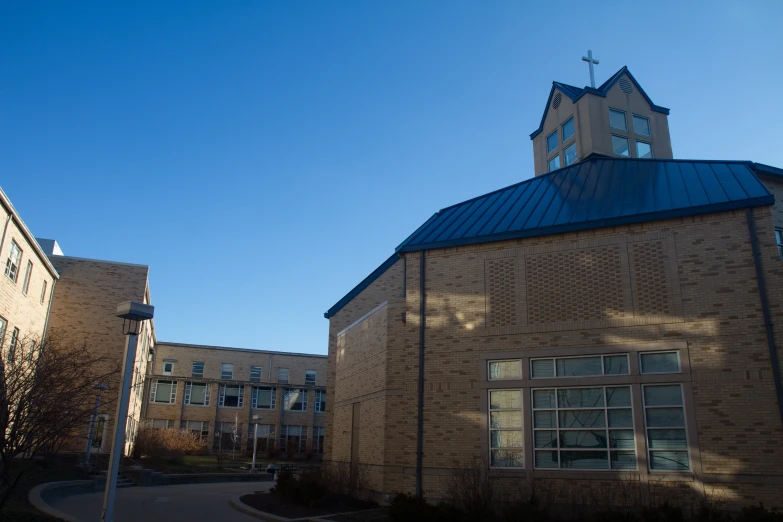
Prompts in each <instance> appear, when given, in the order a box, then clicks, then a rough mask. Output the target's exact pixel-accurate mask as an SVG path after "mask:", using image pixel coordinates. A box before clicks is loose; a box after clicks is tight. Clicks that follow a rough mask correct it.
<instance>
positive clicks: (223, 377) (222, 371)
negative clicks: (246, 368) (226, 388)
mask: <svg viewBox="0 0 783 522" xmlns="http://www.w3.org/2000/svg"><path fill="white" fill-rule="evenodd" d="M226 368H230V370H228V371H226ZM229 372H230V374H229ZM227 374H228V377H226V375H227ZM220 380H221V381H233V380H234V364H233V363H220Z"/></svg>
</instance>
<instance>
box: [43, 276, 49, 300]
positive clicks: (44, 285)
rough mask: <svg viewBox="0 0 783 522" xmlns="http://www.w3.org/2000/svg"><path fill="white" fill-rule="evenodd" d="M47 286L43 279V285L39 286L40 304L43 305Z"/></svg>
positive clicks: (47, 283)
mask: <svg viewBox="0 0 783 522" xmlns="http://www.w3.org/2000/svg"><path fill="white" fill-rule="evenodd" d="M47 286H49V282H48V281H47V280H46V279H44V282H43V285H42V286H41V304H44V301H45V300H46V287H47Z"/></svg>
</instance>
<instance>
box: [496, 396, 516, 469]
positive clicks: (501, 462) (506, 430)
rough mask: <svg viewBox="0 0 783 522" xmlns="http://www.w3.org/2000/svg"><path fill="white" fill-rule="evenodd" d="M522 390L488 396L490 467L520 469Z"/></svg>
mask: <svg viewBox="0 0 783 522" xmlns="http://www.w3.org/2000/svg"><path fill="white" fill-rule="evenodd" d="M523 440H524V437H523V432H522V390H491V391H490V392H489V463H490V466H491V467H493V468H521V467H522V466H523V465H524V460H523V454H524V451H523V444H524V443H523Z"/></svg>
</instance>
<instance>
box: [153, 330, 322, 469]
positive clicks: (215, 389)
mask: <svg viewBox="0 0 783 522" xmlns="http://www.w3.org/2000/svg"><path fill="white" fill-rule="evenodd" d="M164 362H172V363H173V365H174V366H173V368H172V373H173V375H172V376H165V375H163V373H162V372H163V365H164ZM194 362H203V363H204V377H203V378H195V377H192V364H193V363H194ZM326 362H327V361H326V357H325V356H322V355H309V354H292V353H283V352H271V351H262V350H250V349H237V348H225V347H214V346H200V345H188V344H179V343H157V344H156V346H155V357H154V362H153V364H152V365H150V367H149V368H148V377H147V391H146V394H145V401H146V404H145V411H144V419H145V420H146V421H151V420H153V419H168V420H170V421H171V423H170V426H171V427H173V428H177V429H178V428H180V425H181V422H183V421H203V422H208V423H209V430H210V438H209V440H208V445H209V447H210V448H212V445H213V442H214V434H215V430H216V427H217V423H222V422H227V423H234V422H237V423H238V424H241V425H242V440H241V442H240V444H241V447H242V448H243V449H244V448H246V447H247V444H248V427H249V426H250V425H251V424H252V423H254V422H256V421H253V419H252V416H253V415H260V416H261V417H262V418H261V419H260V420H258V421H257V422H258V423H259V424H268V425H271V426H274V429H275V437H276V439H277V441H278V444H277V445H278V446H279V435H280V433H281V432H280V428H281V426H304V427H306V429H307V452H306V453H305V454H303V455H294V457H303V456H306V455H307V454H308V453H312V452H314V446H313V442H314V441H313V437H314V433H313V428H316V427H322V426H324V420H325V416H326V415H325V413H321V412H316V411H315V407H316V399H315V392H316V390H324V388H325V386H324V385H325V384H326V380H327V377H326ZM223 363H226V364H233V365H234V374H233V377H234V378H233V380H230V381H229V380H221V378H220V377H221V365H222V364H223ZM250 366H260V367H261V368H262V372H261V382H250ZM278 368H288V370H289V381H288V384H285V383H278V380H277V376H278ZM270 369H271V375H270ZM306 370H315V372H316V383H315V385H305V371H306ZM156 380H174V381H177V394H176V400H175V403H174V404H159V403H152V402H150V398H151V396H150V385H151V383H153V382H155V381H156ZM187 382H192V383H208V384H209V385H210V404H209V405H208V406H196V405H189V404H185V403H184V397H185V384H186V383H187ZM221 384H238V385H242V386H243V387H244V401H243V407H242V408H233V407H225V406H224V407H220V406H218V398H219V387H220V385H221ZM252 386H261V387H270V386H271V387H275V388H276V401H275V402H276V404H275V408H274V409H273V410H268V409H254V408H252V407H251V406H252ZM286 389H306V390H307V411H303V412H300V411H288V410H285V409H284V408H283V394H284V391H285V390H286ZM251 440H252V439H251Z"/></svg>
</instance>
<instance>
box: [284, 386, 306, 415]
mask: <svg viewBox="0 0 783 522" xmlns="http://www.w3.org/2000/svg"><path fill="white" fill-rule="evenodd" d="M293 391H297V392H300V393H299V395H298V396H297V399H298V398H299V397H301V398H302V400H301V401H299V402H301V404H302V408H301V409H298V410H295V409H292V408H291V392H293ZM293 404H297V402H294V403H293ZM283 410H284V411H307V388H286V389H285V390H283Z"/></svg>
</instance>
